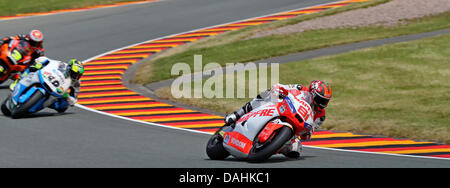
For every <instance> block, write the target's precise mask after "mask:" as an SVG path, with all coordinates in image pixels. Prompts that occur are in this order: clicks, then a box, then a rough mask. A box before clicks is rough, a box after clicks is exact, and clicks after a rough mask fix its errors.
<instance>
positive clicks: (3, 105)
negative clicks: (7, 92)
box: [2, 97, 11, 116]
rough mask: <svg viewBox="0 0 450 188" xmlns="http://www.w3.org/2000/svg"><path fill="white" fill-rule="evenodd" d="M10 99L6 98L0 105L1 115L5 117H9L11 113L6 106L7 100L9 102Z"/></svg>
mask: <svg viewBox="0 0 450 188" xmlns="http://www.w3.org/2000/svg"><path fill="white" fill-rule="evenodd" d="M10 98H11V97H8V98H7V99H5V101H3V103H2V113H3V115H5V116H11V111H10V110H9V109H8V107H7V106H6V103H7V102H8V100H10Z"/></svg>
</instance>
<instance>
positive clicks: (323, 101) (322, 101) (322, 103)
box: [314, 94, 330, 108]
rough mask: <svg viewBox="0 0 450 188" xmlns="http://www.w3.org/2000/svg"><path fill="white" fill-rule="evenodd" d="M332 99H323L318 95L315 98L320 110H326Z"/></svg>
mask: <svg viewBox="0 0 450 188" xmlns="http://www.w3.org/2000/svg"><path fill="white" fill-rule="evenodd" d="M329 101H330V99H328V98H325V97H322V96H320V95H318V94H316V96H315V97H314V102H315V103H316V104H317V105H318V106H319V107H320V108H326V107H327V105H328V102H329Z"/></svg>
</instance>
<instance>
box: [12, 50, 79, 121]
mask: <svg viewBox="0 0 450 188" xmlns="http://www.w3.org/2000/svg"><path fill="white" fill-rule="evenodd" d="M50 62H57V63H59V64H60V65H62V66H64V68H65V70H66V74H67V76H69V77H70V78H71V81H72V82H71V83H72V84H71V86H70V88H69V90H68V91H67V92H66V93H64V94H63V98H60V99H58V100H57V101H56V102H55V103H53V104H52V105H51V106H49V108H52V109H54V110H56V111H57V112H59V113H63V112H65V111H66V110H67V109H68V108H69V106H74V105H75V104H76V103H77V96H78V93H79V92H80V85H81V83H80V78H81V76H83V73H84V67H83V64H82V63H81V62H80V61H78V60H76V59H72V60H70V61H69V62H68V63H65V62H61V61H56V60H52V59H49V58H47V57H45V56H42V57H39V58H37V59H36V60H35V61H34V64H33V65H31V66H30V67H29V68H28V69H27V70H25V72H24V73H23V74H22V75H21V76H20V77H19V79H17V80H16V81H15V82H14V83H13V84H11V85H10V89H11V90H14V88H15V87H16V85H17V83H18V82H19V81H20V80H21V79H23V78H25V77H26V76H27V75H28V74H30V73H32V72H36V71H38V70H40V69H42V68H44V67H45V66H47V65H48V64H49V63H50Z"/></svg>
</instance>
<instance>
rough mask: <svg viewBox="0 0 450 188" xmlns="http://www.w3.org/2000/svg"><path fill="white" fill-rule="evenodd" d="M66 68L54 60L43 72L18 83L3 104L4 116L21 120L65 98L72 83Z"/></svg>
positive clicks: (30, 74)
mask: <svg viewBox="0 0 450 188" xmlns="http://www.w3.org/2000/svg"><path fill="white" fill-rule="evenodd" d="M66 66H67V65H66V64H64V63H60V62H58V61H53V60H52V61H50V62H49V64H48V65H47V66H45V67H44V68H42V69H41V70H39V71H37V72H31V73H29V74H28V75H27V76H26V77H25V78H23V79H22V80H21V81H20V82H19V83H17V85H16V87H15V88H14V91H13V92H12V94H11V95H10V96H9V97H8V98H7V99H6V100H5V101H4V102H3V103H2V106H1V110H2V112H3V114H4V115H5V116H11V117H12V118H13V119H16V118H21V117H23V116H25V115H27V114H32V113H36V112H38V111H40V110H43V109H44V108H47V107H49V106H51V105H52V104H54V103H55V102H56V100H61V99H63V98H65V96H64V95H65V94H66V93H67V92H68V90H69V88H70V86H71V82H72V79H70V77H69V75H68V74H67V71H66V70H67V67H66ZM64 111H65V110H64ZM58 112H63V111H58Z"/></svg>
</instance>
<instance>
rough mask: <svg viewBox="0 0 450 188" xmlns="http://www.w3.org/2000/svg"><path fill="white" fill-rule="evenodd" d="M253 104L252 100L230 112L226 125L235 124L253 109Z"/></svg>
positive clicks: (226, 118) (226, 117)
mask: <svg viewBox="0 0 450 188" xmlns="http://www.w3.org/2000/svg"><path fill="white" fill-rule="evenodd" d="M252 109H253V108H252V105H251V102H248V103H246V104H245V105H244V106H243V107H242V108H241V109H239V110H238V111H236V112H233V113H231V114H228V115H226V116H225V125H228V126H230V125H232V126H234V124H235V123H236V122H237V121H238V120H239V119H240V118H241V117H242V116H243V115H244V114H246V113H248V112H250V111H252Z"/></svg>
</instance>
